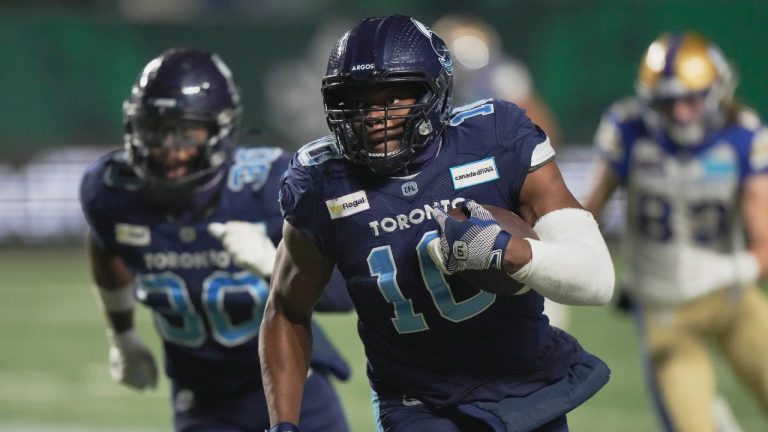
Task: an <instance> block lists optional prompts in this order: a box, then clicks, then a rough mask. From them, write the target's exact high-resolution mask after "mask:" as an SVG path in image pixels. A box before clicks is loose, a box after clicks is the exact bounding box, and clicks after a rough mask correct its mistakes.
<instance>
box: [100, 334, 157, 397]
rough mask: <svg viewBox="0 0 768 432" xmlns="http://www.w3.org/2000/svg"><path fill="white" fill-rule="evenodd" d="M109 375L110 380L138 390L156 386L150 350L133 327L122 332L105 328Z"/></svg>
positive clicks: (155, 369) (153, 361)
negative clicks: (107, 342) (107, 340)
mask: <svg viewBox="0 0 768 432" xmlns="http://www.w3.org/2000/svg"><path fill="white" fill-rule="evenodd" d="M107 338H108V339H109V343H110V347H109V375H110V376H111V377H112V380H113V381H115V382H118V383H120V384H123V385H126V386H128V387H133V388H135V389H138V390H144V389H146V388H152V389H154V388H156V387H157V367H156V366H155V358H154V356H152V352H151V351H150V350H149V348H147V346H146V345H144V343H143V342H142V341H141V340H140V339H139V335H138V334H136V331H135V330H134V329H130V330H128V331H125V332H123V333H115V332H114V330H112V329H109V330H107Z"/></svg>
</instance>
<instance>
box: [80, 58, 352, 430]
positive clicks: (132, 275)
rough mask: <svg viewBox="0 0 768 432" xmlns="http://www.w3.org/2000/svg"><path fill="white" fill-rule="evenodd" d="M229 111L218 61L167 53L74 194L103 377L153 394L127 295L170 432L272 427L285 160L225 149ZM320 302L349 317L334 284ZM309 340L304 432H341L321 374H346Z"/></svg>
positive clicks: (149, 70) (230, 145)
mask: <svg viewBox="0 0 768 432" xmlns="http://www.w3.org/2000/svg"><path fill="white" fill-rule="evenodd" d="M240 113H241V104H240V96H239V91H238V89H237V88H236V86H235V83H234V81H233V79H232V76H231V73H230V70H229V69H228V68H227V66H226V65H225V64H224V63H223V62H222V61H221V59H220V58H219V57H218V56H217V55H215V54H211V53H207V52H203V51H198V50H193V49H181V48H179V49H170V50H168V51H165V52H163V53H162V54H161V55H160V56H158V57H157V58H155V59H153V60H152V61H150V62H149V63H148V64H147V65H146V66H145V67H144V69H143V71H142V72H141V74H140V75H139V77H138V79H137V81H136V82H135V84H134V85H133V88H132V90H131V96H130V98H129V99H128V100H127V101H126V102H125V104H124V114H125V127H126V132H125V149H124V150H122V151H113V152H111V153H109V154H108V155H106V156H105V157H103V158H101V159H100V160H98V161H96V162H95V163H94V164H93V165H92V166H90V167H89V168H88V170H87V172H86V173H85V175H84V177H83V180H82V184H81V191H80V194H81V196H80V197H81V201H82V207H83V211H84V213H85V215H86V218H87V220H88V223H89V225H90V227H91V231H90V234H89V236H88V241H87V248H88V255H89V257H90V264H91V270H92V273H93V278H94V280H95V282H96V291H97V294H98V295H97V298H98V299H99V300H100V303H101V304H102V305H103V307H104V310H105V312H106V314H107V317H108V324H109V330H108V336H109V342H110V352H109V357H110V373H111V376H112V378H113V379H114V380H116V381H118V382H120V383H122V384H124V385H126V386H129V387H133V388H136V389H146V388H153V387H155V385H156V383H157V371H156V366H155V361H154V359H153V356H152V353H151V352H150V350H149V349H148V348H147V347H146V346H145V345H144V344H143V343H142V341H141V340H140V339H139V336H138V334H137V332H136V331H135V329H134V327H133V309H134V296H138V299H139V300H140V301H141V302H142V303H144V304H145V305H146V306H147V307H149V308H151V309H152V311H153V313H154V320H155V324H156V327H157V330H158V332H159V333H160V335H161V337H162V339H163V347H164V354H165V370H166V373H167V374H168V377H169V378H170V379H171V382H172V391H173V410H174V427H175V430H177V431H259V432H262V431H263V430H265V429H266V428H268V427H269V422H268V417H267V410H266V403H265V399H264V392H263V388H262V381H261V374H260V369H259V358H258V337H257V335H258V332H259V325H260V324H261V319H262V317H263V313H264V304H265V301H266V298H267V293H268V290H269V277H270V273H271V270H272V265H273V261H274V257H275V246H274V245H275V244H277V243H278V241H279V240H280V234H281V225H282V217H281V215H280V209H279V207H278V203H277V197H278V186H279V178H280V174H281V173H282V172H283V171H284V170H285V168H286V166H287V164H288V161H289V159H290V157H289V156H288V155H286V154H284V153H283V152H282V150H280V149H277V148H239V149H236V148H235V139H236V131H237V127H238V121H239V117H240ZM220 240H221V241H220ZM222 242H223V243H224V244H225V245H226V247H227V248H228V249H230V250H231V253H230V252H228V251H226V250H225V248H224V246H223V245H222ZM245 261H247V262H248V267H247V268H244V267H243V266H242V263H243V262H245ZM339 287H341V289H342V291H340V292H339V291H338V289H339ZM331 291H332V292H333V293H332V294H331V295H330V296H326V297H325V298H324V304H320V305H319V306H320V307H326V308H329V309H341V310H343V309H351V307H352V306H351V302H350V301H349V298H348V297H346V292H345V291H344V288H343V285H341V286H335V285H334V286H333V287H332V288H330V289H329V292H331ZM313 334H315V335H316V336H317V337H316V338H315V340H314V344H315V351H314V353H313V355H312V360H311V362H310V364H311V367H312V369H311V373H310V374H309V376H308V378H307V386H306V389H305V398H304V399H303V401H302V406H301V420H300V422H301V424H302V427H303V428H304V430H312V431H346V430H347V426H346V421H345V419H344V416H343V413H342V409H341V406H340V403H339V400H338V398H337V396H336V394H335V392H334V390H333V387H332V385H331V383H330V382H329V375H336V376H337V377H339V378H342V379H344V378H346V376H347V374H348V368H347V365H346V363H345V362H344V361H343V360H342V359H341V358H340V357H339V356H338V355H337V354H336V352H335V351H334V349H333V347H332V346H331V345H330V344H329V343H328V341H327V340H324V337H323V335H322V332H321V330H320V329H319V328H315V329H314V332H313Z"/></svg>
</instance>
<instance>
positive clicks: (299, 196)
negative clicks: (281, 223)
mask: <svg viewBox="0 0 768 432" xmlns="http://www.w3.org/2000/svg"><path fill="white" fill-rule="evenodd" d="M314 186H315V185H314V183H313V180H312V177H311V175H310V172H309V170H308V167H306V166H303V165H302V164H301V162H300V161H299V159H298V153H297V155H295V156H294V157H293V159H291V162H290V164H289V165H288V169H287V170H286V171H285V173H283V176H282V179H281V182H280V196H279V201H280V210H281V211H282V214H283V218H284V219H285V220H286V221H287V222H288V223H289V224H291V225H293V227H294V228H296V229H298V230H299V231H301V232H302V233H303V234H304V235H306V236H307V238H309V240H310V241H311V242H312V243H313V244H314V245H315V246H317V247H318V249H320V251H321V252H322V253H323V254H326V251H325V250H324V248H323V247H322V244H321V241H320V236H319V233H318V232H317V226H316V224H315V221H316V220H317V207H318V206H317V202H316V200H317V198H316V197H317V196H318V195H317V193H316V191H315V188H314Z"/></svg>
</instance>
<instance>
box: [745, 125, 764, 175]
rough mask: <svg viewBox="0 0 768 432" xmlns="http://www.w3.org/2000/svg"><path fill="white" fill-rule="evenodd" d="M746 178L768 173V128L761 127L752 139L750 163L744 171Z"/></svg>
mask: <svg viewBox="0 0 768 432" xmlns="http://www.w3.org/2000/svg"><path fill="white" fill-rule="evenodd" d="M742 171H743V172H744V177H749V176H751V175H754V174H766V173H768V128H766V127H765V126H761V127H760V128H759V129H758V130H757V131H756V132H755V135H754V137H753V138H752V145H751V146H750V149H749V156H748V163H747V164H746V166H745V167H744V168H743V169H742Z"/></svg>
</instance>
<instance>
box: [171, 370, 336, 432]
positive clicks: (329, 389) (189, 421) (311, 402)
mask: <svg viewBox="0 0 768 432" xmlns="http://www.w3.org/2000/svg"><path fill="white" fill-rule="evenodd" d="M173 401H174V403H173V410H174V417H173V423H174V430H175V431H176V432H264V430H266V429H269V415H268V413H267V402H266V400H265V398H264V392H263V391H262V390H261V389H258V390H254V391H252V392H249V393H245V394H243V395H240V396H237V397H232V398H224V397H221V396H220V395H216V396H208V395H205V394H201V393H192V391H190V390H188V389H182V388H177V387H176V385H174V389H173ZM299 426H300V427H301V431H302V432H321V431H322V432H348V431H349V427H348V426H347V421H346V418H345V417H344V412H343V410H342V407H341V402H340V401H339V398H338V396H337V394H336V392H335V390H334V389H333V386H332V385H331V383H330V381H328V378H327V377H326V376H324V375H323V374H320V373H313V374H311V375H310V376H309V378H307V381H306V383H305V384H304V397H303V398H302V405H301V419H300V421H299Z"/></svg>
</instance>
